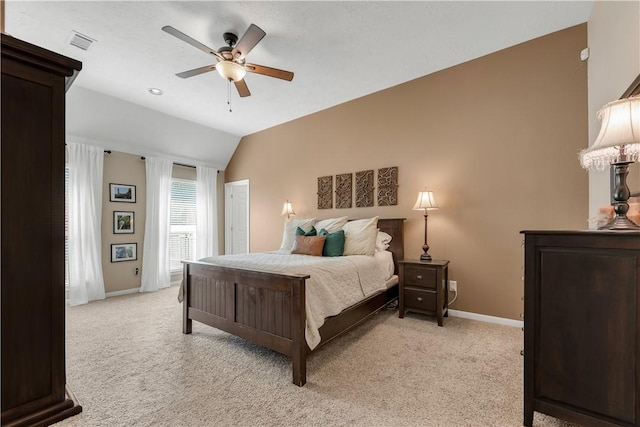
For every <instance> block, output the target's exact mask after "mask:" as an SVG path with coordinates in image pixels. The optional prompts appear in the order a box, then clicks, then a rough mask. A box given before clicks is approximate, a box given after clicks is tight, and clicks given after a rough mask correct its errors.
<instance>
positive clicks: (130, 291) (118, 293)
mask: <svg viewBox="0 0 640 427" xmlns="http://www.w3.org/2000/svg"><path fill="white" fill-rule="evenodd" d="M181 282H182V280H176V281H175V282H171V284H170V286H180V283H181ZM137 292H140V288H132V289H125V290H124V291H114V292H107V293H106V294H104V296H105V297H106V298H110V297H119V296H121V295H128V294H135V293H137Z"/></svg>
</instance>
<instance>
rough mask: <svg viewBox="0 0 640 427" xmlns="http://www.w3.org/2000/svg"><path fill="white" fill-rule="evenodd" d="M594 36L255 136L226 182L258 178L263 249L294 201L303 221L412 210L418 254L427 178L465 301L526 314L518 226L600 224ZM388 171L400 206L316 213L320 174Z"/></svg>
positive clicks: (432, 238)
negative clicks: (592, 109)
mask: <svg viewBox="0 0 640 427" xmlns="http://www.w3.org/2000/svg"><path fill="white" fill-rule="evenodd" d="M586 41H587V33H586V24H583V25H579V26H576V27H572V28H569V29H566V30H564V31H561V32H558V33H554V34H551V35H548V36H545V37H542V38H539V39H536V40H533V41H530V42H527V43H524V44H521V45H518V46H515V47H512V48H509V49H506V50H503V51H500V52H497V53H495V54H492V55H488V56H485V57H483V58H479V59H477V60H474V61H471V62H468V63H465V64H462V65H459V66H456V67H453V68H450V69H447V70H444V71H441V72H438V73H434V74H431V75H428V76H425V77H422V78H419V79H417V80H414V81H411V82H408V83H405V84H402V85H399V86H396V87H393V88H390V89H387V90H384V91H381V92H378V93H375V94H372V95H369V96H366V97H363V98H360V99H356V100H354V101H351V102H348V103H345V104H342V105H338V106H336V107H333V108H330V109H327V110H324V111H321V112H319V113H316V114H312V115H309V116H306V117H303V118H300V119H297V120H294V121H292V122H289V123H286V124H283V125H280V126H277V127H274V128H271V129H268V130H265V131H262V132H259V133H256V134H253V135H249V136H247V137H245V138H243V139H242V141H241V142H240V145H239V147H238V149H237V150H236V152H235V154H234V156H233V158H232V160H231V162H230V163H229V165H228V167H227V171H226V180H227V181H237V180H240V179H249V180H250V188H251V194H250V206H251V212H250V216H251V218H250V226H251V251H253V252H256V251H265V250H271V249H274V248H277V247H278V246H279V244H280V240H281V236H282V225H283V218H282V217H281V216H280V211H281V209H282V203H283V202H284V201H285V200H286V199H288V200H289V201H291V202H292V203H293V206H294V209H295V211H296V213H297V214H298V217H299V218H303V217H316V216H317V217H319V218H328V217H335V216H340V215H349V216H350V217H351V218H364V217H370V216H373V215H380V216H381V217H386V218H393V217H404V218H406V219H407V220H406V222H405V239H406V240H405V255H406V256H407V257H408V258H417V257H418V256H419V255H420V253H421V246H422V243H423V237H424V234H423V233H424V231H423V230H424V229H423V227H424V218H423V216H422V213H421V212H419V211H413V210H412V209H411V208H412V207H413V203H414V202H415V198H416V196H417V193H418V191H420V190H422V189H423V187H425V186H426V187H428V188H429V189H430V190H432V191H434V192H435V196H436V200H437V201H438V203H439V205H440V206H441V209H440V210H439V211H435V212H432V213H430V215H429V245H430V246H431V250H430V253H431V254H432V255H433V256H434V258H436V259H443V258H444V259H450V260H451V279H453V280H457V281H458V289H459V298H458V300H457V301H456V303H455V305H454V306H453V308H456V309H459V310H464V311H469V312H475V313H481V314H487V315H493V316H499V317H505V318H512V319H517V318H519V314H520V313H521V312H522V301H521V297H522V295H523V285H522V282H521V279H520V278H521V276H522V265H523V250H522V249H521V246H520V243H521V240H522V237H521V235H520V234H519V231H520V230H524V229H584V228H586V226H587V204H588V200H587V199H588V184H587V174H586V173H585V172H584V171H583V170H582V169H581V168H580V165H579V163H578V159H577V153H578V151H579V150H580V149H582V148H584V147H586V145H587V132H588V124H587V72H586V64H585V63H584V62H581V61H580V59H579V54H580V51H581V50H582V49H583V48H584V47H586ZM367 72H379V73H382V72H385V70H384V68H380V69H379V70H373V71H367ZM354 78H357V76H354ZM327 90H331V88H327ZM388 166H398V167H399V189H398V190H399V193H398V200H399V204H398V206H394V207H373V208H352V209H331V210H323V211H318V210H317V209H316V206H317V199H316V192H317V187H316V183H317V181H316V180H317V177H319V176H324V175H335V174H339V173H346V172H356V171H360V170H367V169H377V168H380V167H388Z"/></svg>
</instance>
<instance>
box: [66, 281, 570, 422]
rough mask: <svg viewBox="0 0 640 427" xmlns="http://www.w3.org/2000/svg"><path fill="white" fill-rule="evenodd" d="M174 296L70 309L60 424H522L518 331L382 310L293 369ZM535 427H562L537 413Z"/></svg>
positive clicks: (127, 299) (112, 300)
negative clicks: (296, 378)
mask: <svg viewBox="0 0 640 427" xmlns="http://www.w3.org/2000/svg"><path fill="white" fill-rule="evenodd" d="M176 297H177V288H175V287H172V288H169V289H164V290H161V291H158V292H154V293H145V294H132V295H126V296H121V297H114V298H109V299H107V300H103V301H98V302H92V303H90V304H87V305H83V306H77V307H69V308H67V383H68V384H69V386H70V388H71V390H72V391H73V393H74V394H75V395H76V398H77V399H78V401H79V402H80V404H81V405H82V407H83V412H82V413H81V414H80V415H77V416H75V417H72V418H69V419H67V420H64V421H62V422H60V423H58V424H57V425H60V426H520V425H522V365H523V359H522V357H521V356H520V350H521V349H522V345H523V343H522V342H523V340H522V338H523V337H522V332H521V330H520V329H519V328H514V327H509V326H501V325H495V324H488V323H483V322H478V321H473V320H467V319H460V318H452V317H450V318H446V319H445V323H444V327H438V326H437V324H436V322H435V319H434V318H431V317H428V316H422V315H417V314H416V315H414V314H411V313H409V314H407V316H405V318H404V319H399V318H398V312H397V310H383V311H381V312H380V313H379V314H377V315H375V316H373V317H372V318H371V319H370V320H368V321H367V322H365V323H364V324H362V325H361V326H359V327H357V328H355V329H354V330H352V331H350V332H348V333H347V334H345V335H343V336H341V337H339V338H337V339H335V340H334V341H333V342H331V343H329V344H327V345H326V346H325V347H322V348H321V349H319V350H318V351H317V352H315V353H313V354H312V355H310V356H309V358H308V362H307V384H306V385H305V386H304V387H301V388H300V387H297V386H295V385H293V384H292V383H291V361H290V359H289V358H288V357H286V356H282V355H280V354H278V353H275V352H273V351H271V350H267V349H264V348H262V347H260V346H256V345H253V344H250V343H248V342H246V341H244V340H243V339H240V338H237V337H234V336H232V335H229V334H227V333H225V332H221V331H219V330H217V329H213V328H211V327H208V326H205V325H202V324H200V323H198V322H193V334H191V335H184V334H182V326H181V321H182V305H181V304H179V303H178V302H177V298H176ZM535 425H537V426H554V427H555V426H568V425H569V424H566V423H563V422H561V421H559V420H556V419H554V418H552V417H547V416H544V415H541V414H537V413H536V416H535Z"/></svg>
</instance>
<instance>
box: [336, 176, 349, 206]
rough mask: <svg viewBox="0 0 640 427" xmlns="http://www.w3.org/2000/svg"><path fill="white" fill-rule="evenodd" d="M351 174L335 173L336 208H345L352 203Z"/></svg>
mask: <svg viewBox="0 0 640 427" xmlns="http://www.w3.org/2000/svg"><path fill="white" fill-rule="evenodd" d="M352 183H353V174H351V173H343V174H340V175H336V209H347V208H350V207H351V204H352V190H351V186H352Z"/></svg>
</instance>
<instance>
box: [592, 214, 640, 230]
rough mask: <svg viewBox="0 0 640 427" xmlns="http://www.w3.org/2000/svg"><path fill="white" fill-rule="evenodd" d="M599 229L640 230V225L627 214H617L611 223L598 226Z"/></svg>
mask: <svg viewBox="0 0 640 427" xmlns="http://www.w3.org/2000/svg"><path fill="white" fill-rule="evenodd" d="M598 230H640V226H639V225H637V224H636V223H635V222H633V221H631V220H630V219H629V218H627V217H626V216H616V217H615V218H613V219H612V220H611V221H610V222H609V223H607V224H605V225H603V226H602V227H598Z"/></svg>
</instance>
